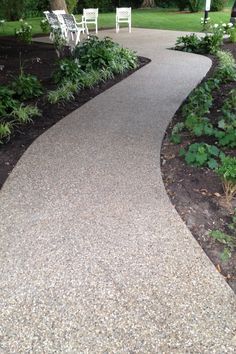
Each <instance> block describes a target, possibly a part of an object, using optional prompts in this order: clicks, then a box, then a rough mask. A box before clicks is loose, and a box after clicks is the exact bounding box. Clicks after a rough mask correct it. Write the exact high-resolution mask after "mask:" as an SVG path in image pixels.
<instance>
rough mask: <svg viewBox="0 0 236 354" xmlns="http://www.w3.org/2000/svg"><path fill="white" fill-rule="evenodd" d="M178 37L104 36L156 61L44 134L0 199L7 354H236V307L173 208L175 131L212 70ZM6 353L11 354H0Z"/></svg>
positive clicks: (147, 33) (151, 33)
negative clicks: (167, 177) (168, 149)
mask: <svg viewBox="0 0 236 354" xmlns="http://www.w3.org/2000/svg"><path fill="white" fill-rule="evenodd" d="M179 34H180V33H176V32H171V31H158V30H144V29H134V30H133V32H132V33H131V34H130V35H129V34H128V32H127V30H121V31H120V33H119V34H118V35H116V34H115V33H114V31H105V32H101V34H100V35H101V36H104V35H109V36H112V37H114V38H115V40H117V41H118V42H120V43H122V44H124V45H125V46H127V47H129V48H133V49H135V50H137V52H138V54H139V55H143V56H147V57H149V58H151V59H152V62H151V63H150V64H148V65H147V66H145V67H144V68H143V69H141V70H139V71H137V72H136V73H134V74H133V75H131V76H130V77H128V78H127V79H125V80H124V81H122V82H120V83H119V84H117V85H116V86H113V87H112V88H111V89H109V90H108V91H106V92H104V93H103V94H101V95H99V96H97V97H96V98H94V99H93V100H91V101H90V102H88V103H86V104H85V105H84V106H82V107H81V108H79V109H78V110H76V111H75V112H73V113H72V114H70V115H69V116H67V117H66V118H64V119H63V120H62V121H60V122H59V123H57V124H56V125H55V126H54V127H52V128H51V129H49V130H48V131H47V132H46V133H45V134H43V135H41V136H40V137H39V138H38V139H37V140H36V141H35V142H34V143H33V144H32V145H31V146H30V148H29V149H28V150H27V151H26V153H25V154H24V155H23V157H22V158H21V160H20V161H19V163H18V164H17V166H16V167H15V169H14V170H13V172H12V173H11V175H10V177H9V178H8V180H7V182H6V183H5V185H4V187H3V189H2V191H1V195H0V231H1V263H2V264H1V270H2V274H1V294H0V301H1V307H0V308H1V310H0V324H1V325H2V329H1V346H0V353H10V354H13V353H14V354H19V353H40V354H41V353H76V354H77V353H89V354H90V353H92V354H94V353H101V354H103V353H104V354H105V353H130V354H131V353H168V354H169V353H201V354H202V353H211V354H212V353H219V354H222V353H235V352H236V337H235V332H234V328H235V296H234V294H233V292H232V290H231V289H230V288H229V286H228V285H227V284H226V283H225V281H224V279H223V278H222V277H221V275H220V274H219V273H218V272H217V271H216V270H215V268H214V266H213V265H212V263H211V262H210V261H209V259H208V258H207V256H206V255H205V254H204V252H203V251H202V249H201V248H200V246H199V245H198V244H197V242H196V241H195V239H194V238H193V236H192V235H191V233H190V232H189V231H188V229H187V228H186V226H185V225H184V224H183V222H182V220H181V219H180V217H179V216H178V214H177V213H176V211H175V209H174V208H173V206H172V205H171V203H170V201H169V199H168V197H167V195H166V192H165V189H164V186H163V183H162V178H161V172H160V148H161V142H162V138H163V135H164V132H165V129H166V127H167V125H168V123H169V121H170V120H171V117H172V116H173V114H174V112H175V111H176V109H177V108H178V107H179V105H180V104H181V102H182V101H183V99H184V98H185V97H186V96H187V95H188V94H189V92H190V91H191V90H192V89H193V88H194V87H195V86H196V85H197V83H198V82H199V81H200V80H201V79H202V77H203V76H204V75H205V74H206V72H207V71H208V69H209V68H210V65H211V62H210V60H209V59H207V58H205V57H201V56H197V55H191V54H185V53H181V52H174V51H170V50H168V49H167V48H169V47H171V46H173V45H174V43H175V39H176V37H177V36H178V35H179ZM1 350H2V351H1Z"/></svg>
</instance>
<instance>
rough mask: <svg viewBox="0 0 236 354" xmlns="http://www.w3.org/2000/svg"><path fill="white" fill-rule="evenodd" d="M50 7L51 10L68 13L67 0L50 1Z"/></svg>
mask: <svg viewBox="0 0 236 354" xmlns="http://www.w3.org/2000/svg"><path fill="white" fill-rule="evenodd" d="M50 7H51V10H65V11H66V12H68V10H67V6H66V2H65V0H50Z"/></svg>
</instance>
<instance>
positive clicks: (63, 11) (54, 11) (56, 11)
mask: <svg viewBox="0 0 236 354" xmlns="http://www.w3.org/2000/svg"><path fill="white" fill-rule="evenodd" d="M53 13H54V14H55V15H65V14H66V12H65V10H53Z"/></svg>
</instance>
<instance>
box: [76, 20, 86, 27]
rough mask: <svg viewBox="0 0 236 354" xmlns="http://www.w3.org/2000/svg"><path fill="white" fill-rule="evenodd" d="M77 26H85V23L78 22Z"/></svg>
mask: <svg viewBox="0 0 236 354" xmlns="http://www.w3.org/2000/svg"><path fill="white" fill-rule="evenodd" d="M76 24H77V25H79V26H80V25H81V26H83V25H84V21H81V22H76Z"/></svg>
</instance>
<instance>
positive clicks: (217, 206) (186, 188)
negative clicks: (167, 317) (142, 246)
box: [161, 43, 236, 292]
mask: <svg viewBox="0 0 236 354" xmlns="http://www.w3.org/2000/svg"><path fill="white" fill-rule="evenodd" d="M222 49H223V50H229V51H231V53H232V54H233V55H234V58H235V59H236V46H235V44H230V43H225V44H224V45H223V47H222ZM211 59H212V60H213V65H212V68H211V70H210V71H209V73H208V74H207V76H206V78H204V80H205V79H207V78H208V77H211V75H212V73H213V71H214V69H215V67H216V65H217V62H216V60H215V59H214V58H211ZM204 80H203V81H204ZM233 88H236V83H235V82H233V83H227V84H225V85H223V86H222V87H221V90H220V91H218V92H215V93H214V95H213V98H214V103H213V108H212V109H211V112H210V114H209V115H208V118H210V120H211V121H212V122H215V121H216V119H217V117H218V116H219V114H220V112H219V110H220V108H221V106H222V104H223V102H224V100H225V99H226V97H227V95H228V93H229V92H230V91H231V90H232V89H233ZM181 109H182V106H181V107H180V108H179V109H178V111H177V112H176V114H175V116H174V118H173V120H172V122H171V124H170V125H169V127H168V129H167V131H166V135H165V138H164V139H163V143H162V154H161V159H162V176H163V181H164V184H165V187H166V190H167V193H168V195H169V198H170V200H171V201H172V203H173V205H174V206H175V208H176V210H177V211H178V213H179V214H180V216H181V217H182V219H183V221H184V222H185V223H186V225H187V226H188V228H189V229H190V230H191V232H192V234H193V235H194V237H195V238H196V239H197V241H198V242H199V244H200V245H201V247H202V248H203V249H204V251H205V252H206V254H207V255H208V257H209V258H210V259H211V261H212V262H213V263H214V264H215V266H216V267H217V269H218V271H219V272H220V273H221V274H222V275H223V276H224V278H225V279H226V281H227V282H228V284H229V285H230V286H231V288H232V289H233V290H234V291H235V292H236V252H234V253H233V255H232V257H231V259H230V260H229V261H227V262H222V260H221V259H220V253H221V252H222V251H223V248H224V247H223V245H221V244H220V243H218V242H216V241H215V240H214V239H213V238H211V237H210V236H209V231H210V230H217V229H218V230H222V231H224V232H229V230H227V224H228V223H229V222H230V221H231V216H232V215H231V214H232V210H230V209H229V207H227V205H226V203H225V201H224V198H223V188H222V184H221V181H220V179H219V177H218V176H216V174H215V173H214V172H213V171H212V170H209V169H208V168H194V167H191V166H188V165H187V164H186V163H185V162H184V161H183V159H182V158H180V157H178V152H179V148H180V146H179V145H173V144H172V143H171V142H170V140H169V138H170V135H171V131H172V127H173V126H174V125H175V124H176V123H177V122H180V121H182V115H181ZM195 141H197V142H198V141H199V142H200V141H204V142H206V143H209V144H214V141H212V138H211V139H209V141H207V139H205V137H204V139H195ZM190 142H193V139H192V138H191V137H190V135H188V134H186V135H185V136H184V138H183V139H182V143H181V145H182V146H186V145H187V144H188V143H190ZM231 154H232V150H231ZM235 155H236V151H235ZM232 206H233V208H236V200H234V201H233V205H232Z"/></svg>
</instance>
